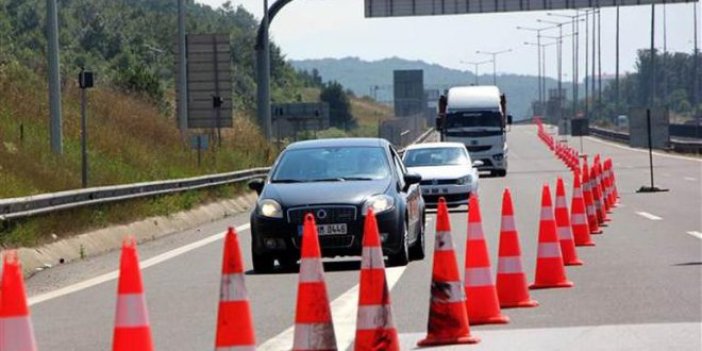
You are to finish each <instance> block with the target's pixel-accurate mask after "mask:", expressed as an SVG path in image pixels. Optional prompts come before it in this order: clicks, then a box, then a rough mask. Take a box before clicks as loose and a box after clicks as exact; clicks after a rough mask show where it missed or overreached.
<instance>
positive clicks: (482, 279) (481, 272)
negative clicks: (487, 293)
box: [466, 267, 495, 287]
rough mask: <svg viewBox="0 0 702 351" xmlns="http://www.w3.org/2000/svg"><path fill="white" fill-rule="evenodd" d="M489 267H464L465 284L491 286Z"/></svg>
mask: <svg viewBox="0 0 702 351" xmlns="http://www.w3.org/2000/svg"><path fill="white" fill-rule="evenodd" d="M493 285H495V284H494V283H493V281H492V273H491V272H490V267H480V268H466V286H470V287H478V286H493Z"/></svg>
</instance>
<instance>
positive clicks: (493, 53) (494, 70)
mask: <svg viewBox="0 0 702 351" xmlns="http://www.w3.org/2000/svg"><path fill="white" fill-rule="evenodd" d="M511 51H512V49H507V50H502V51H481V50H478V51H476V52H475V53H476V54H481V55H491V56H492V84H493V85H497V55H501V54H506V53H508V52H511Z"/></svg>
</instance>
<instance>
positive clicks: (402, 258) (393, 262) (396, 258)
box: [388, 223, 409, 267]
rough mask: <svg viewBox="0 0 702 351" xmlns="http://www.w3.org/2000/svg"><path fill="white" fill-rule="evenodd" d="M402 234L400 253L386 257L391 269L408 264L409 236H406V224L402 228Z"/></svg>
mask: <svg viewBox="0 0 702 351" xmlns="http://www.w3.org/2000/svg"><path fill="white" fill-rule="evenodd" d="M402 233H403V235H402V238H401V239H400V240H401V243H400V245H401V249H400V252H398V253H396V254H394V255H389V256H388V265H389V266H391V267H399V266H406V265H407V264H408V263H409V244H408V242H409V235H408V234H407V233H408V232H407V223H405V224H404V225H403V226H402Z"/></svg>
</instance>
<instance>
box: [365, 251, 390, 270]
mask: <svg viewBox="0 0 702 351" xmlns="http://www.w3.org/2000/svg"><path fill="white" fill-rule="evenodd" d="M362 255H363V256H362V257H361V269H370V268H383V267H385V266H384V262H383V249H381V248H380V247H377V246H374V247H364V248H363V254H362Z"/></svg>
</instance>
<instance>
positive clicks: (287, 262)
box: [278, 255, 297, 272]
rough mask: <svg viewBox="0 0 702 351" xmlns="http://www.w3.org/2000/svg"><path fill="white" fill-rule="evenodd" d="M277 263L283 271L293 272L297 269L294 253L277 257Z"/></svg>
mask: <svg viewBox="0 0 702 351" xmlns="http://www.w3.org/2000/svg"><path fill="white" fill-rule="evenodd" d="M278 263H279V264H280V268H281V269H282V270H283V271H284V272H294V271H296V270H297V256H294V255H285V256H282V257H280V258H278Z"/></svg>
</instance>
